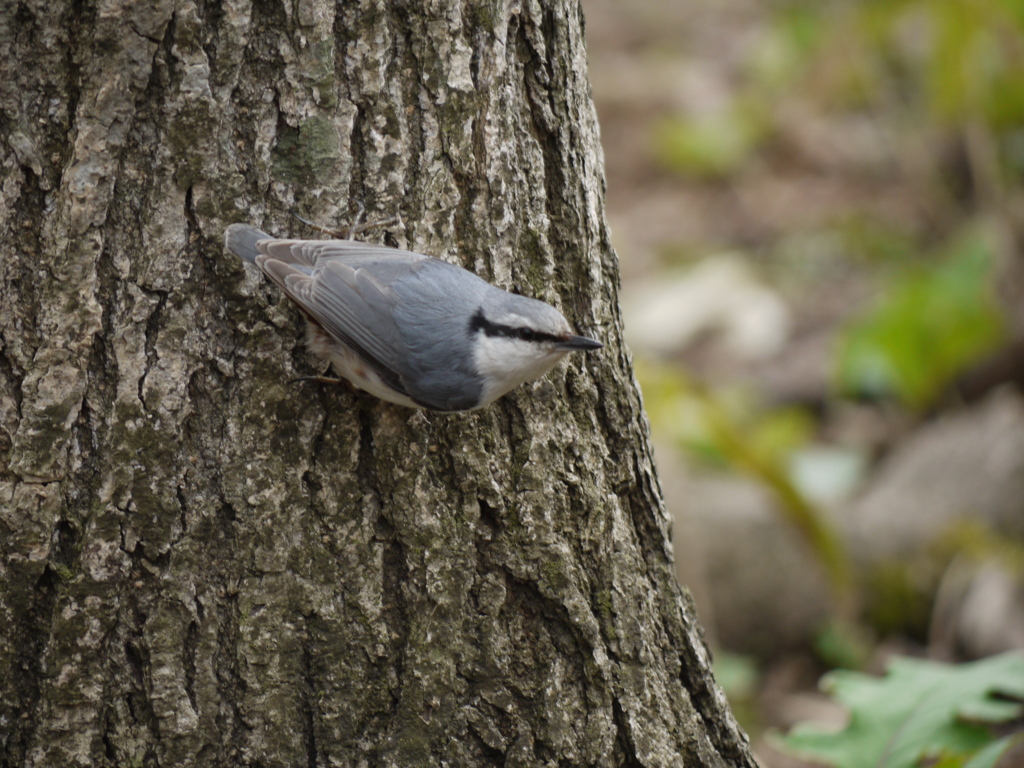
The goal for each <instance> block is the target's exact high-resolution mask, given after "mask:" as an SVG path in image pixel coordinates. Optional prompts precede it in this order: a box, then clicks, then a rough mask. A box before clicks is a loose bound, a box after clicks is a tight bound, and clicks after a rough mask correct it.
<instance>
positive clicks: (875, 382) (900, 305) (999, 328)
mask: <svg viewBox="0 0 1024 768" xmlns="http://www.w3.org/2000/svg"><path fill="white" fill-rule="evenodd" d="M934 262H935V263H933V264H932V265H930V266H929V267H928V268H925V267H924V266H923V265H920V264H917V265H914V266H912V267H910V268H907V269H906V271H905V272H904V273H903V274H901V275H898V276H897V277H896V278H895V279H894V280H893V281H892V283H891V284H890V285H889V287H888V288H887V289H886V291H885V293H884V294H883V296H882V297H881V299H880V301H878V303H877V304H876V305H875V306H874V307H872V308H871V309H870V310H869V311H868V312H867V313H866V314H865V315H863V316H861V317H859V318H857V319H855V320H854V321H853V322H852V323H851V324H850V325H849V326H848V327H847V328H846V329H845V331H844V333H843V337H842V339H841V343H840V351H839V359H838V367H837V375H836V378H837V382H838V387H839V389H840V390H841V391H842V392H845V393H855V394H858V395H869V396H874V397H878V396H895V397H897V398H898V399H899V400H900V401H902V402H903V403H904V404H905V405H907V406H909V407H911V408H916V409H923V408H926V407H927V406H929V405H931V404H932V403H933V402H934V400H935V398H936V396H937V395H938V394H939V392H940V391H941V390H942V389H943V388H944V387H945V386H946V385H947V384H948V383H949V381H950V380H951V379H952V377H953V376H955V375H956V374H957V373H958V372H960V371H962V370H963V368H964V367H965V366H966V365H968V364H969V363H971V362H973V361H974V360H976V359H978V358H979V357H981V356H982V355H984V354H985V353H986V352H989V351H991V350H992V349H993V348H994V347H995V346H996V345H997V344H998V343H999V342H1000V340H1001V339H1002V338H1003V336H1004V334H1005V327H1004V325H1005V324H1004V319H1003V316H1002V313H1001V312H1000V309H999V307H998V305H997V303H996V299H995V296H994V292H993V290H992V285H991V283H992V254H991V251H990V249H989V248H988V245H987V243H986V241H985V239H984V238H983V237H982V236H981V235H980V234H978V233H976V232H973V231H971V232H967V233H965V234H964V235H962V236H961V237H959V238H957V239H956V240H955V241H954V242H953V243H952V244H951V245H950V246H949V247H948V248H947V249H946V250H945V252H944V253H940V254H938V255H937V256H936V258H935V259H934Z"/></svg>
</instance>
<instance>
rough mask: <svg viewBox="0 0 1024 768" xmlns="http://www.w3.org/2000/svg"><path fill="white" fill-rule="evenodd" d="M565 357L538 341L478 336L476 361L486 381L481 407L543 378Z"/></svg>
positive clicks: (563, 354)
mask: <svg viewBox="0 0 1024 768" xmlns="http://www.w3.org/2000/svg"><path fill="white" fill-rule="evenodd" d="M566 354H567V353H566V352H565V351H564V350H559V349H553V348H551V347H547V346H543V345H542V344H538V343H536V342H528V341H523V340H521V339H511V338H508V337H506V336H488V335H486V334H483V333H481V334H478V335H477V340H476V350H475V352H474V357H473V362H474V363H475V364H476V369H477V371H479V372H480V375H481V376H482V377H483V380H484V389H483V397H482V400H481V403H480V404H481V405H487V404H488V403H490V402H492V401H494V400H497V399H498V398H499V397H501V396H502V395H503V394H505V393H506V392H508V391H509V390H510V389H512V388H513V387H518V386H519V385H520V384H522V383H523V382H524V381H527V380H529V379H535V378H537V377H538V376H541V375H542V374H544V373H546V372H547V371H549V370H550V369H551V368H552V367H553V366H554V365H555V364H556V363H557V362H558V361H559V360H561V359H562V358H563V357H565V355H566Z"/></svg>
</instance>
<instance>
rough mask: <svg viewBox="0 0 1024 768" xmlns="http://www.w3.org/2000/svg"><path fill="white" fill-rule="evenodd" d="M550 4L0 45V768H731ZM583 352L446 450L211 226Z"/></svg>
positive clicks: (564, 7) (295, 14) (97, 31)
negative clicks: (387, 274) (475, 287)
mask: <svg viewBox="0 0 1024 768" xmlns="http://www.w3.org/2000/svg"><path fill="white" fill-rule="evenodd" d="M582 28H583V20H582V15H581V11H580V9H579V7H578V6H577V5H576V3H574V2H570V1H568V0H552V2H550V3H541V2H539V0H522V2H518V1H517V0H492V1H490V2H471V3H469V2H467V3H459V2H452V3H444V2H427V3H420V2H394V3H387V4H385V3H383V2H379V0H377V1H376V2H375V1H374V0H361V1H359V2H355V1H352V2H350V1H349V0H345V1H344V2H338V3H336V2H334V1H333V0H285V1H284V2H276V1H275V0H259V1H258V2H251V1H250V0H222V1H221V2H217V1H216V0H146V1H145V2H130V0H102V1H101V2H98V3H96V2H89V1H87V0H76V1H75V2H70V3H64V2H58V3H54V2H50V1H49V0H17V1H15V0H11V1H10V2H6V3H4V4H3V6H2V9H0V129H2V136H0V138H2V140H3V146H4V148H5V151H4V154H3V157H2V165H0V216H2V221H0V225H2V234H3V236H2V240H0V340H2V347H0V552H2V563H0V579H2V583H0V618H2V621H3V629H2V631H0V749H2V757H0V765H3V766H23V765H25V766H58V765H59V766H86V765H89V766H92V765H97V766H114V765H117V766H120V765H142V766H190V765H251V766H257V765H258V766H289V767H291V766H298V765H303V766H305V765H308V766H336V765H344V766H371V765H381V766H421V765H424V766H425V765H450V766H487V765H502V766H532V765H602V766H603V765H608V766H611V765H623V766H638V765H643V766H662V765H687V766H719V765H736V766H748V765H753V760H752V758H751V757H750V754H749V751H748V748H747V745H746V739H745V736H744V735H743V734H742V733H741V731H740V730H739V729H738V727H737V725H736V723H735V722H734V720H733V718H732V716H731V715H730V713H729V711H728V708H727V705H726V702H725V700H724V698H723V696H722V694H721V692H720V690H719V689H718V687H717V686H716V684H715V683H714V681H713V679H712V676H711V672H710V669H709V657H708V652H707V650H706V647H705V645H704V643H703V640H702V639H701V634H700V629H699V626H698V625H697V622H696V619H695V618H694V613H693V609H692V606H691V605H690V603H689V600H688V598H687V597H686V595H685V593H683V592H681V591H680V589H679V588H678V587H677V586H676V584H675V581H674V579H673V568H672V563H671V559H672V556H671V551H670V546H669V543H668V542H669V536H668V528H669V521H668V517H667V515H666V513H665V509H664V507H663V505H662V501H661V497H660V491H659V489H658V484H657V479H656V476H655V473H654V468H653V464H652V459H651V451H650V445H649V442H648V434H647V425H646V422H645V419H644V416H643V412H642V408H641V402H640V398H639V395H638V392H637V388H636V384H635V382H634V379H633V376H632V372H631V363H630V358H629V355H628V352H627V351H626V349H625V347H624V346H623V343H622V336H621V319H620V316H619V313H618V296H617V290H618V270H617V263H616V258H615V255H614V253H613V251H612V248H611V245H610V243H609V238H608V230H607V227H606V224H605V221H604V190H603V169H602V160H601V153H600V147H599V137H598V130H597V122H596V118H595V114H594V110H593V106H592V103H591V100H590V94H589V86H588V83H587V78H586V61H585V51H584V43H583V31H582ZM358 204H364V205H365V207H366V209H367V211H368V214H367V216H368V218H369V219H371V220H372V219H374V218H385V217H388V216H392V215H396V214H397V215H400V216H401V222H400V223H399V224H397V225H393V226H389V227H387V228H386V229H384V230H381V231H380V232H376V233H371V234H370V235H367V239H379V240H383V241H386V242H388V243H389V244H391V245H395V246H398V247H405V248H410V249H413V250H418V251H421V252H425V253H429V254H433V255H438V256H441V257H446V258H448V259H450V260H452V261H456V262H458V263H461V264H462V265H464V266H466V267H467V268H469V269H471V270H473V271H475V272H477V273H478V274H480V275H482V276H484V277H486V278H487V279H489V280H491V281H492V282H494V283H496V284H498V285H500V286H502V287H505V288H509V289H511V290H515V291H517V292H520V293H524V294H526V295H530V296H534V297H537V298H541V299H544V300H547V301H549V302H551V303H554V304H555V305H557V306H559V307H560V308H561V309H562V310H563V311H564V313H565V314H566V316H567V317H568V318H569V319H570V322H571V323H573V324H574V326H575V327H576V328H577V330H578V332H580V333H586V334H588V335H592V336H595V337H596V338H599V339H602V340H603V341H604V342H605V343H606V345H607V346H606V348H605V349H604V350H602V351H601V352H598V353H596V354H593V355H589V356H584V355H578V356H575V357H573V358H572V359H571V360H569V362H568V363H567V364H563V365H562V366H560V367H559V368H557V369H556V370H555V371H554V372H552V373H551V374H549V375H548V376H547V377H545V378H543V379H541V380H539V381H537V382H534V383H532V384H527V385H525V386H523V387H521V388H519V389H518V390H516V391H515V392H514V393H512V394H511V395H509V396H507V397H506V398H504V399H503V400H501V401H499V402H498V403H497V404H495V405H493V406H490V407H488V408H486V409H483V410H482V411H478V412H474V413H471V414H461V415H460V414H456V415H436V414H428V413H423V412H417V411H413V410H410V409H404V408H400V407H397V406H391V405H387V404H384V403H381V402H380V401H377V400H375V399H373V398H371V397H369V396H367V395H364V394H360V393H357V392H355V391H354V390H351V389H349V388H347V387H334V388H331V387H323V386H315V385H309V384H292V383H290V382H289V380H290V379H291V378H293V377H295V376H298V375H308V374H312V373H317V372H320V371H321V370H322V369H323V366H322V365H321V364H320V363H319V362H318V361H317V360H316V359H314V358H313V357H311V356H310V354H309V353H308V352H306V351H305V350H304V347H303V345H302V336H303V331H302V321H301V318H300V316H299V314H298V313H297V312H296V311H295V309H294V308H293V307H292V306H291V305H290V304H288V303H287V302H286V301H284V300H283V299H282V297H281V295H280V292H279V291H278V290H277V289H276V288H274V287H273V286H272V285H271V284H269V282H268V281H266V280H263V279H261V278H260V277H259V276H258V275H256V274H254V271H252V270H248V271H247V270H246V268H245V267H244V266H243V265H242V263H241V262H240V261H238V260H237V259H233V258H230V257H228V256H226V255H225V254H224V252H223V245H222V232H223V230H224V227H225V226H226V225H227V224H229V223H231V222H233V221H246V222H250V223H253V224H256V225H259V226H262V227H263V228H265V229H267V230H268V231H270V232H273V233H275V234H278V235H289V234H291V235H295V236H307V237H309V236H316V235H315V233H312V232H310V231H308V230H305V229H304V228H303V227H302V225H300V224H299V223H298V222H297V221H295V220H294V219H293V218H291V217H290V216H289V211H292V210H294V211H296V212H299V213H301V214H302V215H304V216H306V217H308V218H311V219H313V220H315V221H317V222H321V223H327V224H336V225H340V224H343V223H344V222H346V221H350V220H351V218H352V217H353V215H354V212H355V211H356V209H357V207H358Z"/></svg>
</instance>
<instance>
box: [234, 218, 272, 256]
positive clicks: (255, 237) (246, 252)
mask: <svg viewBox="0 0 1024 768" xmlns="http://www.w3.org/2000/svg"><path fill="white" fill-rule="evenodd" d="M269 237H270V235H268V234H267V233H266V232H263V231H261V230H259V229H256V228H255V227H250V226H249V225H248V224H232V225H231V226H230V227H228V228H227V229H225V230H224V245H225V246H227V249H228V250H229V251H231V252H232V253H233V254H235V256H237V257H238V258H240V259H242V260H244V261H248V262H249V263H250V264H252V263H254V262H255V261H256V257H257V256H259V255H260V252H259V249H258V248H257V247H256V243H257V242H259V241H260V240H266V239H268V238H269Z"/></svg>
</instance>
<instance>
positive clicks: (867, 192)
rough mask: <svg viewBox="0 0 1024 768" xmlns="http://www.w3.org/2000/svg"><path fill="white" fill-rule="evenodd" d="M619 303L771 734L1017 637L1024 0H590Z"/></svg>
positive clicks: (688, 564) (1023, 521)
mask: <svg viewBox="0 0 1024 768" xmlns="http://www.w3.org/2000/svg"><path fill="white" fill-rule="evenodd" d="M583 6H584V12H585V15H586V34H587V47H588V56H589V64H590V76H591V80H592V84H593V92H594V99H595V102H596V105H597V111H598V115H599V118H600V123H601V132H602V142H603V145H604V153H605V163H606V172H607V179H608V215H609V219H610V223H611V226H612V234H613V241H614V244H615V247H616V249H617V251H618V254H619V257H620V259H621V263H622V274H623V305H624V306H623V309H624V313H625V319H626V332H627V339H628V341H629V343H630V346H631V349H632V351H633V354H634V357H635V361H636V365H637V372H638V377H639V379H640V383H641V386H642V389H643V393H644V400H645V405H646V407H647V410H648V414H649V417H650V420H651V426H652V430H653V434H654V438H655V443H656V451H657V459H658V465H659V472H660V476H661V481H662V483H663V486H664V490H665V494H666V498H667V501H668V504H669V507H670V510H671V512H672V513H673V516H674V519H675V528H674V542H675V548H676V558H677V567H678V570H679V577H680V580H681V581H682V583H683V584H685V585H686V586H687V587H688V588H689V589H690V591H691V592H692V594H693V595H694V598H695V600H696V603H697V606H698V611H699V613H700V616H701V619H702V622H703V623H704V625H705V627H706V628H707V630H708V636H709V641H710V643H711V644H712V647H713V648H714V649H715V655H716V667H717V670H718V674H719V678H720V681H721V682H722V683H723V686H724V687H725V688H726V691H727V694H728V695H729V697H730V700H731V702H732V705H733V708H734V710H735V711H736V712H737V714H738V716H739V717H740V719H741V721H742V722H743V724H744V726H745V727H746V728H747V729H748V731H749V732H750V733H751V734H752V736H753V737H754V746H755V750H756V751H757V753H758V755H759V758H760V759H761V760H762V761H763V762H764V764H765V765H766V766H769V767H772V766H789V765H799V764H800V763H794V762H793V760H792V759H791V758H787V757H786V756H784V755H783V754H782V753H781V752H779V751H778V750H777V749H776V748H775V746H773V742H772V741H771V740H770V739H769V740H766V739H765V738H764V737H763V735H762V734H763V733H764V731H765V729H772V728H775V729H781V731H783V732H784V731H786V730H787V729H788V728H789V727H790V726H791V725H793V724H794V723H796V722H804V721H815V722H825V723H828V722H831V723H836V724H840V723H842V722H843V719H844V714H843V710H842V709H841V708H839V707H838V706H837V705H836V704H835V702H834V701H832V700H830V699H829V698H828V697H826V696H824V695H823V694H821V693H820V692H818V681H819V678H820V676H821V675H822V674H823V673H825V672H826V671H828V670H830V669H836V668H847V669H857V670H863V671H868V672H877V671H880V670H881V669H882V668H883V666H884V664H885V662H886V659H888V658H890V657H891V656H892V655H893V654H901V655H906V656H915V657H924V658H931V659H940V660H945V661H954V662H962V661H968V660H972V659H979V658H983V657H986V656H990V655H992V654H997V653H1000V652H1002V651H1006V650H1009V649H1019V648H1022V647H1024V546H1022V540H1024V396H1022V389H1024V298H1022V293H1024V256H1022V254H1021V247H1020V246H1021V240H1022V237H1024V3H1021V2H1020V1H1019V0H856V1H854V0H832V2H821V1H820V0H787V1H785V2H783V1H781V0H774V1H772V2H766V1H765V0H661V1H659V0H584V2H583Z"/></svg>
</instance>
